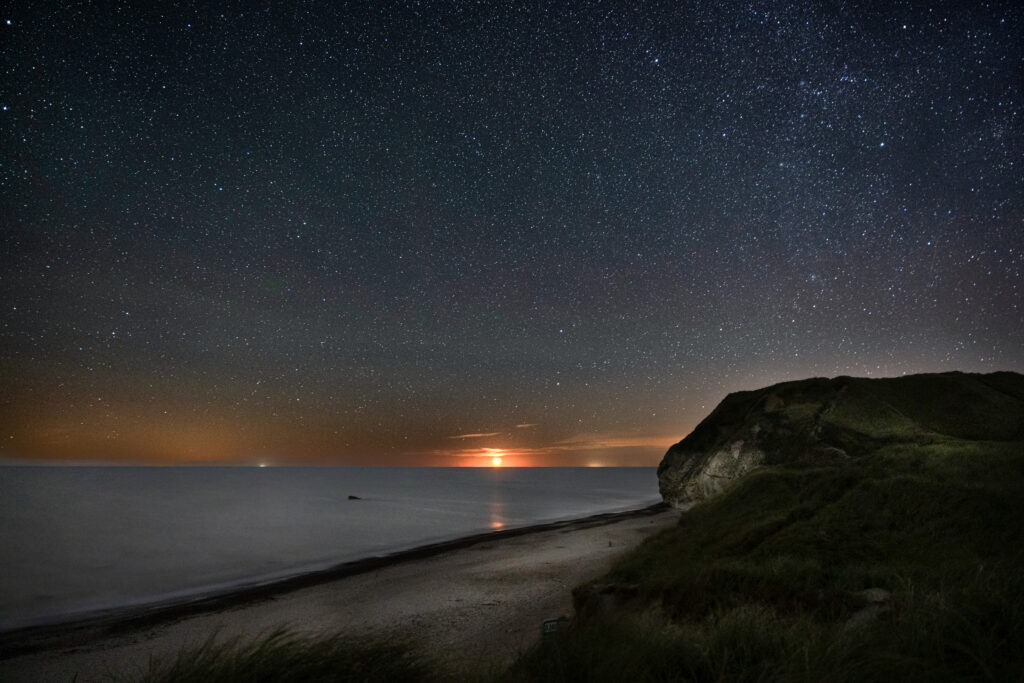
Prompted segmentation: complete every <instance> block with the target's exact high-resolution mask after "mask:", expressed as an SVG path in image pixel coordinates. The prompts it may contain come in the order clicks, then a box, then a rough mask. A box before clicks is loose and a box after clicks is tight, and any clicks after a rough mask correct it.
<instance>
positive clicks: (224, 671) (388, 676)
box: [129, 630, 434, 683]
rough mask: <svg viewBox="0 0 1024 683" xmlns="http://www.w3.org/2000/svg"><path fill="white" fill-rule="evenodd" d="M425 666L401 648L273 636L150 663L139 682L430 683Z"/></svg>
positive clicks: (325, 638)
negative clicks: (416, 682) (342, 682)
mask: <svg viewBox="0 0 1024 683" xmlns="http://www.w3.org/2000/svg"><path fill="white" fill-rule="evenodd" d="M433 676H434V674H433V671H432V670H431V669H430V667H429V666H428V665H427V664H426V663H425V662H423V661H422V660H420V659H418V658H417V657H416V656H414V655H413V654H411V650H410V648H408V647H407V646H405V645H403V644H397V643H392V644H386V643H377V642H373V643H358V642H353V641H351V640H349V639H346V638H339V637H330V636H322V637H316V638H312V637H303V636H298V635H296V634H294V633H290V632H288V631H285V630H280V631H275V632H273V633H270V634H267V635H265V636H263V637H262V638H259V639H257V640H255V641H253V642H247V643H240V642H238V641H229V642H221V641H217V640H216V639H211V640H209V641H207V642H206V643H205V644H203V645H202V646H200V647H198V648H195V649H191V650H185V651H183V652H181V653H180V654H178V656H177V657H175V658H173V659H170V660H165V661H155V662H153V663H151V664H150V667H149V670H148V671H145V672H142V673H141V674H140V675H139V676H138V677H134V678H132V679H129V680H134V681H141V682H143V683H241V682H242V681H246V682H247V683H334V682H340V681H352V682H353V683H355V682H359V683H390V682H392V681H394V682H396V683H403V682H406V681H408V682H410V683H411V682H413V681H423V680H429V679H431V678H432V677H433Z"/></svg>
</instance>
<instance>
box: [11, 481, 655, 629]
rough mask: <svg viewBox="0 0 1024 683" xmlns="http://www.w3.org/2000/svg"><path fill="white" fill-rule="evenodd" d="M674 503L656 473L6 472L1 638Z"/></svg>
mask: <svg viewBox="0 0 1024 683" xmlns="http://www.w3.org/2000/svg"><path fill="white" fill-rule="evenodd" d="M659 501H660V496H659V495H658V481H657V476H656V474H655V471H654V469H653V468H640V467H636V468H633V467H630V468H548V467H545V468H508V467H493V468H469V467H467V468H428V467H407V468H404V467H387V468H385V467H266V468H261V467H85V466H75V467H40V466H4V467H0V631H8V630H12V629H17V628H22V627H26V626H37V625H46V624H55V623H61V622H65V621H73V620H77V619H80V618H84V617H88V616H91V615H96V614H100V613H107V612H110V611H114V612H116V611H118V610H130V609H133V608H141V607H143V606H146V605H149V604H157V603H166V602H174V601H178V600H181V601H187V600H190V599H194V598H196V597H199V596H205V595H211V594H217V593H221V592H230V591H231V590H232V589H235V588H238V587H242V586H249V585H258V584H260V583H267V582H272V581H276V580H280V579H284V578H288V577H291V576H297V575H301V574H304V573H308V572H313V571H317V570H322V569H326V568H329V567H332V566H335V565H338V564H341V563H345V562H349V561H354V560H359V559H364V558H368V557H376V556H386V555H389V554H392V553H395V552H400V551H403V550H409V549H412V548H416V547H418V546H423V545H428V544H432V543H438V542H441V541H448V540H453V539H458V538H460V537H464V536H470V535H475V534H479V533H483V532H489V531H500V530H504V529H513V528H517V527H525V526H530V525H534V524H541V523H547V522H554V521H563V520H570V519H576V518H580V517H586V516H590V515H595V514H601V513H609V512H622V511H626V510H632V509H638V508H643V507H646V506H649V505H652V504H655V503H657V502H659Z"/></svg>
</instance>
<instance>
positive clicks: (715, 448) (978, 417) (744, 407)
mask: <svg viewBox="0 0 1024 683" xmlns="http://www.w3.org/2000/svg"><path fill="white" fill-rule="evenodd" d="M1021 440H1024V376H1021V375H1018V374H1016V373H1012V372H1000V373H992V374H989V375H973V374H964V373H959V372H951V373H944V374H925V375H910V376H906V377H898V378H892V379H864V378H853V377H837V378H835V379H820V378H815V379H807V380H801V381H797V382H786V383H783V384H776V385H774V386H770V387H766V388H764V389H759V390H756V391H743V392H738V393H735V394H730V395H729V396H727V397H726V398H725V399H724V400H723V401H722V402H721V403H720V404H719V405H718V407H717V408H715V410H714V411H713V412H712V413H711V414H710V415H709V416H708V417H707V418H706V419H705V420H704V421H703V422H701V423H700V424H699V425H698V426H697V428H696V429H694V430H693V432H692V433H691V434H690V435H689V436H687V437H686V438H685V439H683V440H682V441H680V442H679V443H677V444H675V445H674V446H672V447H671V448H670V449H669V450H668V452H667V453H666V454H665V457H664V459H663V460H662V462H661V465H660V466H659V468H658V480H659V485H660V488H661V493H662V497H663V498H664V499H665V500H666V501H667V502H669V503H671V504H673V505H675V506H677V507H683V508H685V507H688V506H690V505H692V504H694V503H696V502H697V501H700V500H703V499H705V498H707V497H710V496H713V495H715V494H717V493H719V492H721V491H722V490H723V489H724V488H725V487H726V486H727V485H728V484H729V483H730V482H731V481H732V480H734V479H736V478H737V477H739V476H742V475H743V474H744V473H746V472H748V471H750V470H751V469H753V468H755V467H758V466H761V465H781V464H800V463H803V464H817V465H823V464H827V463H830V462H831V463H835V462H842V461H845V460H848V459H850V458H856V457H860V456H863V455H865V454H867V453H871V452H874V451H876V450H877V449H879V448H882V447H891V446H895V445H898V444H905V445H917V446H923V445H928V444H947V445H950V444H954V443H957V442H960V441H997V442H1008V441H1021Z"/></svg>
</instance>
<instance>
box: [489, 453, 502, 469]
mask: <svg viewBox="0 0 1024 683" xmlns="http://www.w3.org/2000/svg"><path fill="white" fill-rule="evenodd" d="M491 464H492V465H494V466H495V467H501V458H499V457H498V456H494V457H493V458H491Z"/></svg>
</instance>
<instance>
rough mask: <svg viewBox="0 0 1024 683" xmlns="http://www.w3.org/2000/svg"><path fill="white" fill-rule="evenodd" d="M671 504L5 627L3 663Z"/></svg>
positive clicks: (0, 645)
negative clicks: (361, 575)
mask: <svg viewBox="0 0 1024 683" xmlns="http://www.w3.org/2000/svg"><path fill="white" fill-rule="evenodd" d="M669 509H670V506H668V505H667V504H666V503H664V502H660V503H655V504H653V505H649V506H647V507H644V508H638V509H633V510H625V511H620V512H605V513H598V514H595V515H588V516H586V517H579V518H575V519H567V520H559V521H554V522H543V523H539V524H530V525H527V526H522V527H514V528H510V529H499V530H495V531H485V532H480V533H475V534H470V535H468V536H460V537H458V538H454V539H450V540H446V541H439V542H435V543H428V544H425V545H420V546H415V547H413V548H408V549H405V550H399V551H396V552H393V553H387V554H383V555H373V556H369V557H365V558H360V559H357V560H351V561H347V562H341V563H338V564H336V565H333V566H331V567H327V568H325V569H318V570H314V571H310V572H305V573H301V574H297V575H294V576H287V577H283V578H280V579H272V580H269V581H265V582H259V583H250V584H239V585H235V586H232V587H229V588H225V589H223V590H219V591H213V592H207V593H197V594H195V595H192V596H188V597H182V598H176V599H171V600H164V601H156V602H151V603H146V604H141V605H132V606H127V607H116V608H111V609H106V610H100V611H97V612H92V613H88V614H84V615H81V616H78V617H72V618H70V619H66V620H60V621H55V622H52V623H45V624H38V625H30V626H22V627H16V628H13V629H9V630H6V631H0V662H2V661H5V660H10V659H14V658H17V657H21V656H25V655H31V654H34V653H39V652H41V651H46V650H53V649H58V648H67V647H80V646H82V645H85V644H88V643H90V642H93V641H98V640H101V639H103V638H105V637H112V636H118V635H122V634H125V633H131V632H134V631H141V630H145V629H151V628H154V627H159V626H161V625H163V624H168V623H171V622H175V621H181V620H184V619H188V618H191V617H197V616H201V615H204V614H209V613H216V612H221V611H225V610H231V609H237V608H244V607H245V606H247V605H253V604H256V603H260V602H264V601H269V600H273V599H275V598H276V597H279V596H282V595H285V594H288V593H293V592H296V591H300V590H302V589H306V588H313V587H317V586H321V585H323V584H329V583H332V582H335V581H338V580H341V579H344V578H347V577H352V576H357V575H360V574H365V573H368V572H373V571H375V570H380V569H385V568H388V567H393V566H396V565H400V564H403V563H408V562H413V561H416V560H425V559H428V558H433V557H435V556H438V555H443V554H445V553H451V552H453V551H457V550H462V549H466V548H471V547H473V546H475V545H478V544H481V543H487V542H491V541H502V540H507V539H513V538H517V537H520V536H527V535H532V534H540V533H543V532H548V531H563V532H564V531H575V530H582V529H587V528H591V527H599V526H605V525H609V524H615V523H616V522H620V521H624V520H628V519H633V518H641V517H651V516H654V515H658V514H659V513H662V512H666V511H667V510H669Z"/></svg>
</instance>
